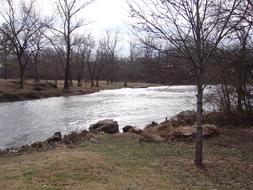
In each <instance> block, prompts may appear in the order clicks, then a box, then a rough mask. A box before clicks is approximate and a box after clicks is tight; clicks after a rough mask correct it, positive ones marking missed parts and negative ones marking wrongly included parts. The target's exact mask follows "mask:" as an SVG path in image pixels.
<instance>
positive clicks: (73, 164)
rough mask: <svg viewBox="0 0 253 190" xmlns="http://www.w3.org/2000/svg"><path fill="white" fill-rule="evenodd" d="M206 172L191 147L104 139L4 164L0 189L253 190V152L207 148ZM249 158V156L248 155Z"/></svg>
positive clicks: (3, 160) (127, 137)
mask: <svg viewBox="0 0 253 190" xmlns="http://www.w3.org/2000/svg"><path fill="white" fill-rule="evenodd" d="M204 150H205V152H204V155H205V166H206V169H205V170H199V169H197V168H195V167H194V165H193V163H192V158H193V156H194V144H192V143H176V142H175V143H161V144H153V143H151V144H150V143H139V142H138V139H137V137H136V136H134V135H116V136H110V135H100V136H98V137H96V139H95V140H93V141H87V142H83V143H82V144H81V145H79V146H77V147H76V148H74V149H69V148H62V149H59V150H56V151H52V152H42V153H31V154H25V155H22V156H18V157H9V158H0V184H1V186H0V189H8V190H14V189H15V190H16V189H24V190H39V189H41V190H59V189H61V190H62V189H69V190H72V189H78V190H79V189H80V190H85V189H94V190H97V189H98V190H100V189H101V190H102V189H108V190H144V189H145V190H169V189H172V190H214V189H219V190H233V189H235V190H237V189H245V190H247V189H249V190H250V189H252V187H253V181H252V179H253V162H252V157H253V153H252V152H247V153H245V152H241V151H240V150H239V149H231V148H224V147H220V146H215V145H213V144H212V143H210V142H205V145H204ZM245 154H246V155H245Z"/></svg>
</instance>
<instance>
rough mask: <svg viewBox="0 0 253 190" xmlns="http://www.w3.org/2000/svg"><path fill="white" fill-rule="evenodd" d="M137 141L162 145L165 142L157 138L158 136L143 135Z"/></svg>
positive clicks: (161, 138)
mask: <svg viewBox="0 0 253 190" xmlns="http://www.w3.org/2000/svg"><path fill="white" fill-rule="evenodd" d="M139 141H140V142H152V143H162V142H166V139H165V138H163V137H161V136H159V135H151V134H143V135H142V136H141V138H140V140H139Z"/></svg>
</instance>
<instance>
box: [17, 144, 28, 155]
mask: <svg viewBox="0 0 253 190" xmlns="http://www.w3.org/2000/svg"><path fill="white" fill-rule="evenodd" d="M18 152H19V153H24V152H31V147H30V146H28V145H24V146H21V147H20V148H19V149H18Z"/></svg>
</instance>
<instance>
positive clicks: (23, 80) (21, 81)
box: [20, 69, 25, 89]
mask: <svg viewBox="0 0 253 190" xmlns="http://www.w3.org/2000/svg"><path fill="white" fill-rule="evenodd" d="M24 83H25V76H24V69H20V89H24V86H25V85H24Z"/></svg>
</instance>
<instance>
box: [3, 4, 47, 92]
mask: <svg viewBox="0 0 253 190" xmlns="http://www.w3.org/2000/svg"><path fill="white" fill-rule="evenodd" d="M5 5H6V8H5V9H4V10H1V11H0V15H1V17H2V19H3V22H4V25H3V26H4V27H1V28H0V30H1V32H2V33H3V34H4V35H5V36H6V38H7V40H8V41H9V42H10V44H11V47H12V49H11V50H12V53H13V54H14V55H16V57H17V61H18V65H19V71H20V88H21V89H22V88H24V73H25V70H26V67H27V65H28V63H29V59H30V57H31V55H32V52H31V51H29V49H30V47H31V46H32V44H33V42H34V39H35V38H37V34H38V33H40V32H41V30H42V29H43V28H45V24H44V23H43V22H42V21H41V18H40V15H39V14H38V13H37V12H36V10H35V2H34V1H33V0H31V1H30V2H29V3H26V2H25V1H21V3H20V4H18V2H16V1H15V3H14V2H13V1H12V0H6V1H5Z"/></svg>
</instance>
